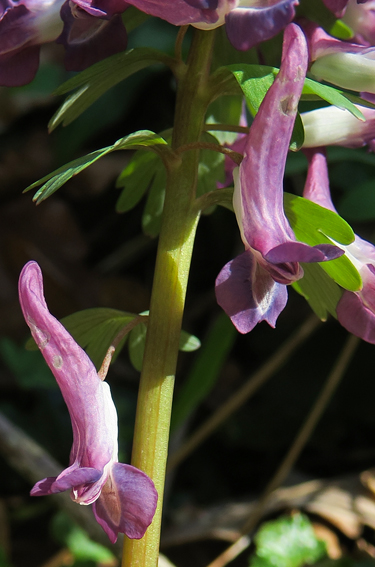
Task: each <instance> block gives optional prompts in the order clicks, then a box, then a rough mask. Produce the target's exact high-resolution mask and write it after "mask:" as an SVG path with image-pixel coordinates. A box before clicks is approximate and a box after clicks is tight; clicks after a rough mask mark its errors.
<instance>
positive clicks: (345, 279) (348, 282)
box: [284, 193, 362, 291]
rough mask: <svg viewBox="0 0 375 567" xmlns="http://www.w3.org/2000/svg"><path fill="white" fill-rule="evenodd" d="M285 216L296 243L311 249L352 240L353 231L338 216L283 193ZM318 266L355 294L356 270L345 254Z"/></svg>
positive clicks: (358, 285)
mask: <svg viewBox="0 0 375 567" xmlns="http://www.w3.org/2000/svg"><path fill="white" fill-rule="evenodd" d="M284 208H285V214H286V216H287V217H288V220H289V222H290V225H291V227H292V228H293V231H294V233H295V235H296V238H297V240H300V241H301V242H306V244H309V245H310V246H316V245H317V244H323V243H326V244H332V241H331V240H330V239H332V240H334V241H336V242H339V243H340V244H343V245H348V244H350V243H351V242H353V241H354V232H353V230H352V228H351V227H350V226H349V225H348V223H347V222H346V221H344V219H342V218H341V217H340V216H339V215H338V214H337V213H334V212H333V211H330V210H328V209H325V208H324V207H321V206H320V205H317V204H316V203H313V202H312V201H309V200H307V199H304V198H303V197H297V196H295V195H291V194H290V193H284ZM320 266H321V267H322V269H323V270H324V271H325V272H327V274H328V275H329V276H330V277H331V278H332V279H333V280H334V281H335V282H336V283H338V284H339V285H340V286H341V287H343V288H345V289H348V290H349V291H358V290H359V289H361V287H362V280H361V277H360V275H359V273H358V270H357V269H356V268H355V267H354V266H353V264H352V263H351V261H350V260H349V258H348V257H347V256H346V255H343V256H341V257H340V258H337V259H336V260H331V261H329V262H321V263H320Z"/></svg>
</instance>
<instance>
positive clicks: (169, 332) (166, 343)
mask: <svg viewBox="0 0 375 567" xmlns="http://www.w3.org/2000/svg"><path fill="white" fill-rule="evenodd" d="M213 41H214V32H212V31H200V30H195V32H194V37H193V41H192V45H191V48H190V53H189V57H188V61H187V65H186V67H185V68H183V66H181V67H180V72H179V77H178V87H177V102H176V113H175V122H174V129H173V140H172V146H173V148H174V149H177V148H179V147H180V146H185V145H188V144H192V143H194V142H197V141H199V139H200V135H201V132H202V129H203V125H204V117H205V113H206V109H207V105H208V103H209V99H210V92H209V91H210V89H209V87H208V78H209V71H210V64H211V55H212V48H213ZM198 160H199V151H198V150H197V149H191V150H189V151H186V152H184V153H183V154H181V155H179V156H177V155H176V159H175V161H173V162H170V163H169V164H168V167H167V191H166V198H165V204H164V212H163V222H162V228H161V232H160V237H159V246H158V254H157V259H156V266H155V275H154V283H153V290H152V297H151V305H150V316H149V323H148V330H147V340H146V348H145V355H144V361H143V369H142V373H141V381H140V386H139V395H138V405H137V416H136V423H135V431H134V441H133V454H132V464H133V465H134V466H136V467H138V468H140V469H141V470H143V471H144V472H146V473H147V474H148V475H149V476H150V477H151V478H152V479H153V481H154V483H155V486H156V489H157V491H158V494H159V501H158V508H157V511H156V514H155V517H154V520H153V523H152V524H151V526H150V527H149V528H148V530H147V532H146V535H145V536H144V537H143V538H142V539H141V540H129V539H127V538H125V544H124V555H123V562H122V566H123V567H135V566H137V567H156V565H157V563H158V555H159V540H160V525H161V512H162V504H163V490H164V479H165V469H166V461H167V451H168V439H169V425H170V415H171V405H172V395H173V386H174V375H175V370H176V362H177V354H178V347H179V337H180V331H181V321H182V315H183V310H184V303H185V294H186V286H187V280H188V274H189V269H190V263H191V255H192V249H193V243H194V237H195V232H196V227H197V223H198V218H199V211H197V209H196V207H195V208H193V203H194V199H195V189H196V183H197V170H198Z"/></svg>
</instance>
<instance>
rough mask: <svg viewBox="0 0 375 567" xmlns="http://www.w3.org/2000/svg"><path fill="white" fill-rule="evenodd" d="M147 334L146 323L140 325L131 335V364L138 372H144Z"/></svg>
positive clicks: (129, 346)
mask: <svg viewBox="0 0 375 567" xmlns="http://www.w3.org/2000/svg"><path fill="white" fill-rule="evenodd" d="M146 334H147V326H146V325H145V323H140V324H139V325H137V326H136V327H135V328H134V329H132V330H131V331H130V333H129V342H128V348H129V357H130V362H131V363H132V365H133V366H134V368H135V369H136V370H138V372H140V371H141V370H142V364H143V355H144V352H145V341H146Z"/></svg>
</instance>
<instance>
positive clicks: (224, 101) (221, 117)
mask: <svg viewBox="0 0 375 567" xmlns="http://www.w3.org/2000/svg"><path fill="white" fill-rule="evenodd" d="M242 100H243V97H242V96H233V95H232V96H221V97H219V98H217V99H216V100H215V101H214V102H213V103H211V104H210V106H209V107H208V111H207V119H206V122H207V123H208V124H236V125H237V124H239V122H240V118H241V114H242ZM237 136H238V134H237V132H225V131H223V132H221V131H215V138H216V139H217V140H218V142H219V143H220V144H233V142H234V141H235V140H236V139H237Z"/></svg>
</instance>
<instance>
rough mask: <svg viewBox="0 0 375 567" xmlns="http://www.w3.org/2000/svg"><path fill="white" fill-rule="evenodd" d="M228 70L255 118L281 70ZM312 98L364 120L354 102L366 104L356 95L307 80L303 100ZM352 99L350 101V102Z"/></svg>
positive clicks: (256, 67) (230, 67)
mask: <svg viewBox="0 0 375 567" xmlns="http://www.w3.org/2000/svg"><path fill="white" fill-rule="evenodd" d="M227 69H228V70H229V71H230V72H231V73H233V75H234V76H235V78H236V79H237V82H238V84H239V85H240V87H241V89H242V91H243V93H244V95H245V97H246V103H247V105H248V108H249V110H250V112H251V113H252V114H253V116H254V115H255V114H256V113H257V112H258V109H259V106H260V104H261V102H262V100H263V98H264V96H265V94H266V92H267V91H268V89H269V88H270V86H271V85H272V83H273V81H274V79H275V77H276V75H277V73H278V72H279V69H277V68H276V67H269V66H267V65H245V64H241V65H228V67H227ZM311 97H313V98H314V99H315V98H320V99H322V100H325V101H327V102H329V103H330V104H333V105H335V106H337V107H338V108H342V109H346V110H348V111H349V112H351V113H352V114H353V115H354V116H355V117H356V118H359V119H360V120H364V116H363V114H362V113H361V112H360V111H359V110H358V109H357V108H356V107H355V106H354V104H353V102H351V100H353V101H354V102H357V103H359V104H362V105H363V104H364V103H363V101H362V99H360V98H359V97H356V96H355V95H351V94H347V93H344V92H343V91H341V90H339V89H336V88H334V87H330V86H327V85H322V84H321V83H318V82H317V81H313V80H312V79H308V78H306V79H305V83H304V87H303V89H302V99H307V100H311ZM349 99H350V100H349ZM365 105H366V106H373V105H372V104H371V103H370V104H369V105H368V103H365Z"/></svg>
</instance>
